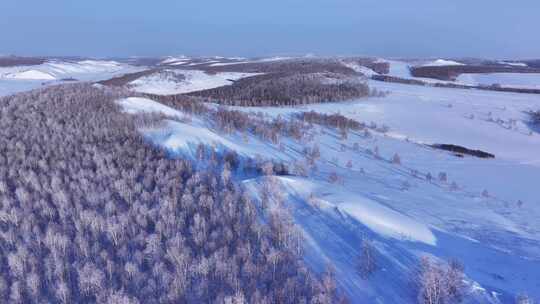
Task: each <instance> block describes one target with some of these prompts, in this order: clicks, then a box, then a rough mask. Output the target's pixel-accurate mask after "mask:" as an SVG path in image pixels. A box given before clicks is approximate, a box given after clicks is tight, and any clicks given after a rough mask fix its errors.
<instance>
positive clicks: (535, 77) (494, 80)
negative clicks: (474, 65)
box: [456, 73, 540, 89]
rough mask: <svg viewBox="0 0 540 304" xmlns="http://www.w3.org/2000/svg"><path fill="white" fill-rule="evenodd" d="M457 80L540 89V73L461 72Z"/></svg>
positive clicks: (469, 83)
mask: <svg viewBox="0 0 540 304" xmlns="http://www.w3.org/2000/svg"><path fill="white" fill-rule="evenodd" d="M456 82H458V83H463V84H467V85H474V86H477V85H487V86H490V85H493V84H499V85H501V86H502V87H511V88H525V89H528V88H530V89H540V74H539V73H492V74H461V75H459V76H458V78H457V79H456Z"/></svg>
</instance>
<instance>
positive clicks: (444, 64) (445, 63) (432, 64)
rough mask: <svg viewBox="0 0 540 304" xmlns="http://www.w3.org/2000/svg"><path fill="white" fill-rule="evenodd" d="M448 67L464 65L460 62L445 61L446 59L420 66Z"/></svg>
mask: <svg viewBox="0 0 540 304" xmlns="http://www.w3.org/2000/svg"><path fill="white" fill-rule="evenodd" d="M448 65H464V64H463V63H461V62H457V61H454V60H446V59H437V60H433V61H429V62H426V63H424V64H422V66H448Z"/></svg>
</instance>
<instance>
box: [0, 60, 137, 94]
mask: <svg viewBox="0 0 540 304" xmlns="http://www.w3.org/2000/svg"><path fill="white" fill-rule="evenodd" d="M141 69H142V68H139V67H134V66H130V65H127V64H122V63H119V62H115V61H103V60H83V61H67V60H65V61H64V60H53V61H48V62H45V63H43V64H40V65H35V66H13V67H0V96H4V95H9V94H13V93H17V92H21V91H26V90H30V89H36V88H39V87H42V86H46V85H52V84H58V83H61V82H63V81H66V80H69V81H99V80H106V79H109V78H112V77H115V76H119V75H122V74H127V73H132V72H136V71H140V70H141Z"/></svg>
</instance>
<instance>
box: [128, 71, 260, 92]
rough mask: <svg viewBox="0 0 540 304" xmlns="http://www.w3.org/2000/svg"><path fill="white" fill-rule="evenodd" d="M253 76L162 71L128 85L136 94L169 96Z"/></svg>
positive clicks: (247, 74) (223, 84)
mask: <svg viewBox="0 0 540 304" xmlns="http://www.w3.org/2000/svg"><path fill="white" fill-rule="evenodd" d="M254 75H258V74H254V73H235V72H223V73H215V74H208V73H206V72H204V71H199V70H162V71H159V72H156V73H153V74H151V75H148V76H144V77H141V78H139V79H136V80H134V81H132V82H130V83H129V84H128V85H129V86H130V87H131V88H132V89H133V90H134V91H136V92H141V93H150V94H158V95H171V94H181V93H189V92H194V91H201V90H206V89H213V88H217V87H221V86H226V85H230V84H232V82H233V81H235V80H238V79H241V78H245V77H249V76H254Z"/></svg>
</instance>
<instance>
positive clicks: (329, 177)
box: [328, 172, 339, 184]
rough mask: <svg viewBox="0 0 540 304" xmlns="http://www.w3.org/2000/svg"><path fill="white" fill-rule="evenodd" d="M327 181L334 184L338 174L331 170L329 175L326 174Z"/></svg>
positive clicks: (337, 179)
mask: <svg viewBox="0 0 540 304" xmlns="http://www.w3.org/2000/svg"><path fill="white" fill-rule="evenodd" d="M328 181H329V182H331V183H332V184H335V183H337V182H338V181H339V176H338V175H337V173H336V172H331V173H330V175H329V176H328Z"/></svg>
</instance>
